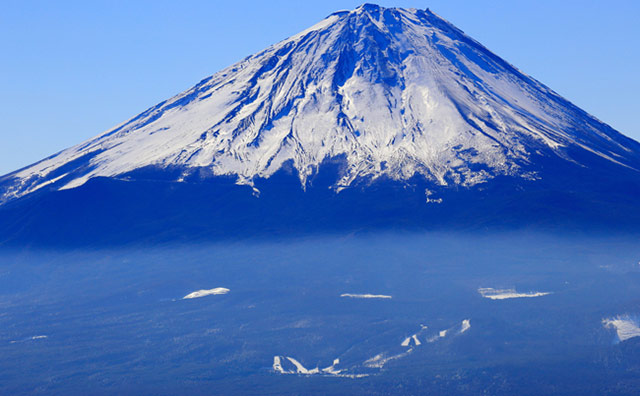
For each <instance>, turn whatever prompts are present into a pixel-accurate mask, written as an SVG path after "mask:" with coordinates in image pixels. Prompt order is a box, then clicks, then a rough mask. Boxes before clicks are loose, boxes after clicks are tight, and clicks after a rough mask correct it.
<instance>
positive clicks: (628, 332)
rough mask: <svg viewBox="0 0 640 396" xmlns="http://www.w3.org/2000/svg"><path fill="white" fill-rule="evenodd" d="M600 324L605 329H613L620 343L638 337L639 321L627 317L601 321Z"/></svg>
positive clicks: (639, 334)
mask: <svg viewBox="0 0 640 396" xmlns="http://www.w3.org/2000/svg"><path fill="white" fill-rule="evenodd" d="M602 324H604V326H605V327H607V328H612V329H615V330H616V334H617V336H618V340H619V341H620V342H623V341H626V340H628V339H630V338H634V337H640V321H638V319H637V318H634V317H631V316H629V315H621V316H616V317H614V318H609V319H603V320H602Z"/></svg>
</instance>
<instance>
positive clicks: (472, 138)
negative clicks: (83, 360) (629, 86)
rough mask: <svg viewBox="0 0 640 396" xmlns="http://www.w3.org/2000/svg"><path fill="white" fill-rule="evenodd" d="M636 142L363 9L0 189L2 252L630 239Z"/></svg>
mask: <svg viewBox="0 0 640 396" xmlns="http://www.w3.org/2000/svg"><path fill="white" fill-rule="evenodd" d="M639 192H640V144H639V143H638V142H636V141H634V140H632V139H630V138H628V137H625V136H624V135H622V134H620V133H619V132H617V131H615V130H614V129H612V128H611V127H610V126H608V125H606V124H604V123H603V122H601V121H599V120H597V119H596V118H594V117H592V116H590V115H589V114H587V113H586V112H584V111H582V110H581V109H579V108H578V107H576V106H574V105H573V104H571V103H570V102H568V101H567V100H565V99H563V98H562V97H560V96H559V95H558V94H556V93H555V92H553V91H552V90H551V89H549V88H547V87H546V86H544V85H543V84H541V83H540V82H538V81H536V80H535V79H533V78H532V77H529V76H527V75H526V74H524V73H522V72H521V71H519V70H518V69H516V68H515V67H514V66H512V65H510V64H509V63H507V62H506V61H504V60H502V59H501V58H499V57H498V56H496V55H495V54H493V53H492V52H490V51H489V50H488V49H486V48H485V47H483V46H482V45H481V44H479V43H478V42H476V41H474V40H473V39H471V38H470V37H468V36H467V35H465V34H464V33H463V32H462V31H461V30H459V29H458V28H456V27H455V26H453V25H451V24H450V23H448V22H447V21H445V20H444V19H442V18H440V17H439V16H437V15H436V14H435V13H433V12H431V11H430V10H416V9H400V8H382V7H379V6H376V5H371V4H365V5H363V6H361V7H359V8H357V9H356V10H354V11H340V12H336V13H334V14H332V15H330V16H328V17H327V18H326V19H324V20H323V21H321V22H320V23H318V24H316V25H314V26H313V27H311V28H309V29H307V30H305V31H303V32H301V33H299V34H297V35H295V36H293V37H290V38H288V39H286V40H284V41H282V42H280V43H278V44H275V45H273V46H271V47H269V48H267V49H265V50H264V51H262V52H260V53H257V54H255V55H252V56H249V57H247V58H246V59H244V60H242V61H241V62H239V63H237V64H235V65H232V66H230V67H228V68H226V69H224V70H222V71H220V72H218V73H216V74H214V75H213V76H211V77H208V78H206V79H204V80H202V81H201V82H199V83H198V84H197V85H196V86H194V87H193V88H191V89H189V90H187V91H185V92H183V93H181V94H179V95H177V96H175V97H173V98H171V99H169V100H166V101H164V102H162V103H160V104H158V105H156V106H154V107H152V108H150V109H148V110H146V111H145V112H143V113H141V114H139V115H137V116H136V117H134V118H132V119H130V120H128V121H126V122H124V123H122V124H120V125H118V126H116V127H115V128H113V129H111V130H109V131H106V132H104V133H103V134H101V135H99V136H97V137H95V138H93V139H90V140H88V141H86V142H83V143H81V144H79V145H77V146H74V147H71V148H69V149H67V150H64V151H62V152H60V153H57V154H55V155H53V156H51V157H48V158H46V159H44V160H42V161H40V162H38V163H35V164H33V165H31V166H28V167H26V168H24V169H21V170H18V171H16V172H13V173H10V174H8V175H6V176H3V177H2V178H0V202H2V204H0V219H1V220H2V224H3V225H1V226H0V240H4V241H5V243H11V241H13V242H17V243H24V242H25V241H31V242H34V243H35V242H38V243H43V242H52V243H62V242H69V243H72V242H73V241H83V242H97V241H106V242H107V241H108V242H114V241H120V242H123V241H131V240H144V239H152V240H156V239H157V240H163V239H166V240H174V239H175V238H186V239H190V238H192V237H214V238H217V237H229V236H233V235H245V236H246V235H253V234H264V235H273V234H277V235H279V234H288V233H299V232H316V231H330V230H346V229H365V230H366V229H372V228H402V229H408V228H411V229H413V228H418V229H424V228H432V227H444V228H457V229H460V228H462V229H468V228H477V227H488V226H498V227H529V226H543V227H564V226H571V227H583V226H585V225H588V226H594V227H605V228H606V227H608V228H620V227H627V228H629V227H631V228H633V227H635V226H637V225H638V224H640V210H639V209H640V208H639V207H638V205H637V204H636V202H635V197H636V196H637V194H638V193H639Z"/></svg>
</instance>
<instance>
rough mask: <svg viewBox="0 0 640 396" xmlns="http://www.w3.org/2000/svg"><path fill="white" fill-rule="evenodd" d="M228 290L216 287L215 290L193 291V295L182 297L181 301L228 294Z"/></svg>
mask: <svg viewBox="0 0 640 396" xmlns="http://www.w3.org/2000/svg"><path fill="white" fill-rule="evenodd" d="M229 291H230V290H229V289H227V288H224V287H216V288H215V289H210V290H204V289H203V290H198V291H194V292H193V293H189V294H187V295H186V296H184V297H182V299H183V300H188V299H191V298H200V297H206V296H212V295H216V294H227V293H229Z"/></svg>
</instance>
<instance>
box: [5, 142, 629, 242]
mask: <svg viewBox="0 0 640 396" xmlns="http://www.w3.org/2000/svg"><path fill="white" fill-rule="evenodd" d="M571 155H573V156H576V155H582V156H583V157H582V158H579V160H580V162H581V163H593V164H594V166H593V167H590V168H584V167H579V166H567V165H566V162H564V161H563V160H562V159H559V158H558V159H552V158H551V157H540V158H537V159H535V163H536V164H542V169H543V170H544V169H549V170H550V171H549V172H548V174H545V175H544V178H543V179H542V180H537V181H528V180H523V179H520V178H512V177H506V176H502V177H498V178H495V179H493V180H492V181H491V182H489V183H484V184H479V185H477V186H475V187H473V188H461V187H442V186H437V185H435V184H434V183H432V182H430V181H427V180H425V179H423V178H422V177H414V178H412V179H410V180H409V181H408V182H398V181H394V180H389V179H383V178H380V179H377V180H374V181H371V180H369V181H367V180H364V181H362V182H360V183H357V184H356V185H354V186H351V187H349V188H346V189H344V190H343V191H340V192H339V193H336V192H335V189H333V188H331V186H332V185H333V184H334V183H335V182H336V180H337V179H338V177H339V175H340V174H342V169H343V166H344V163H343V159H341V158H336V159H333V160H327V161H325V163H324V164H323V165H322V166H321V167H320V168H319V171H318V172H317V173H316V174H315V175H314V176H313V177H311V178H310V180H309V183H308V186H307V188H306V191H305V190H303V189H302V188H301V185H300V181H299V177H298V174H297V173H296V172H295V170H294V168H293V167H292V166H291V165H290V164H286V165H285V166H284V167H283V168H282V169H281V170H280V171H278V172H277V173H276V174H275V175H273V176H272V177H270V178H269V179H257V180H255V181H254V183H255V187H256V188H257V189H259V191H260V193H259V195H256V194H254V193H253V191H252V188H251V187H250V186H246V185H237V184H236V183H235V178H233V177H224V176H217V177H211V176H208V175H207V173H206V171H205V170H200V171H194V172H192V173H191V175H190V176H188V177H187V178H186V179H185V182H175V180H176V179H178V177H179V176H180V175H181V172H183V170H182V169H174V170H173V171H171V170H167V169H162V170H159V169H154V168H145V169H142V170H138V171H136V172H133V173H130V174H127V175H124V176H123V178H121V179H109V178H95V179H92V180H90V181H89V182H87V183H86V184H85V185H83V186H81V187H79V188H75V189H71V190H63V191H54V190H47V189H46V188H43V189H42V191H40V192H37V193H34V194H32V195H30V196H27V197H25V198H22V199H19V200H16V201H13V202H9V203H8V204H5V205H4V206H3V207H2V208H0V240H1V241H2V243H3V244H4V245H14V246H15V245H17V246H28V245H35V246H47V245H51V246H90V245H95V246H110V245H122V244H130V243H165V242H181V241H185V242H186V241H205V240H226V239H249V238H280V237H290V236H300V235H314V234H327V233H336V232H340V233H344V232H361V233H367V232H373V231H381V230H384V231H403V230H404V231H420V230H451V231H482V230H509V229H539V230H556V231H557V230H560V231H562V230H566V231H571V232H574V231H578V232H580V231H585V232H612V231H625V232H629V231H632V232H634V231H637V230H639V229H640V228H639V226H640V205H638V204H637V201H636V199H637V197H638V196H640V177H639V176H638V173H637V172H636V171H633V170H625V169H624V168H621V167H619V166H616V165H614V164H612V165H609V164H610V163H609V162H608V161H604V160H601V159H599V158H598V157H596V156H594V155H592V154H589V153H586V152H582V153H571ZM427 189H428V190H429V191H431V195H430V196H429V199H430V200H432V202H431V203H427V195H426V193H425V190H427ZM440 199H442V202H441V203H435V202H433V201H437V200H440Z"/></svg>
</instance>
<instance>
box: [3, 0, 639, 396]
mask: <svg viewBox="0 0 640 396" xmlns="http://www.w3.org/2000/svg"><path fill="white" fill-rule="evenodd" d="M638 194H640V144H639V143H638V142H636V141H634V140H633V139H631V138H628V137H626V136H624V135H623V134H621V133H619V132H618V131H616V130H614V129H613V128H611V127H610V126H609V125H607V124H605V123H604V122H602V121H600V120H598V119H596V118H594V117H593V116H591V115H589V114H588V113H586V112H585V111H583V110H581V109H580V108H578V107H576V106H575V105H573V104H572V103H570V102H569V101H567V100H566V99H564V98H563V97H561V96H560V95H558V94H557V93H555V92H554V91H553V90H552V89H551V88H549V87H547V86H545V85H544V84H543V83H541V82H539V81H537V80H535V79H534V78H532V77H530V76H528V75H526V74H524V73H523V72H521V71H520V70H518V69H517V68H516V67H515V66H513V65H511V64H510V63H508V62H507V61H505V60H503V59H502V58H500V57H499V56H498V55H496V54H494V53H493V52H491V51H490V50H489V49H487V48H486V47H484V46H483V45H482V44H480V43H479V42H477V41H475V40H474V39H472V38H471V37H469V36H467V35H466V34H464V33H463V32H462V31H460V30H459V29H457V28H456V27H455V26H453V25H452V24H450V23H449V22H447V21H446V20H444V19H443V18H441V17H440V16H438V15H437V14H435V13H434V12H432V11H431V10H418V9H402V8H383V7H379V6H376V5H371V4H365V5H363V6H361V7H358V8H357V9H355V10H353V11H339V12H336V13H333V14H331V15H329V16H328V17H327V18H325V19H323V20H322V21H320V22H319V23H317V24H316V25H314V26H312V27H310V28H308V29H306V30H304V31H302V32H300V33H299V34H296V35H294V36H292V37H290V38H288V39H286V40H284V41H282V42H279V43H277V44H274V45H272V46H270V47H268V48H266V49H265V50H263V51H260V52H258V53H256V54H254V55H251V56H249V57H247V58H245V59H243V60H241V61H239V62H238V63H236V64H234V65H232V66H229V67H228V68H226V69H223V70H221V71H220V72H218V73H216V74H214V75H212V76H209V77H206V78H204V79H203V80H202V81H201V82H199V83H198V84H196V85H195V86H194V87H193V88H191V89H189V90H187V91H185V92H182V93H180V94H178V95H176V96H174V97H171V98H169V99H167V100H165V101H162V102H160V103H158V104H157V105H155V106H153V107H151V108H149V109H148V110H146V111H144V112H142V113H141V114H139V115H137V116H135V117H133V118H131V119H129V120H126V121H124V122H122V123H121V124H119V125H118V126H116V127H114V128H112V129H110V130H108V131H105V132H103V133H102V134H100V135H98V136H96V137H95V138H92V139H89V140H87V141H85V142H81V143H79V144H77V145H75V146H72V147H70V148H68V149H66V150H63V151H61V152H59V153H56V154H53V155H51V156H49V157H47V158H45V159H43V160H41V161H39V162H37V163H35V164H32V165H30V166H27V167H25V168H23V169H19V170H17V171H15V172H12V173H10V174H8V175H5V176H3V177H1V178H0V246H2V252H1V255H0V286H1V287H0V306H1V307H2V310H0V323H1V324H2V326H1V327H0V328H2V329H4V330H2V332H0V352H1V353H0V356H1V357H0V368H1V369H0V391H2V393H8V394H21V393H22V394H39V393H41V394H64V395H68V394H86V393H88V392H89V393H92V394H100V393H104V394H114V393H115V394H154V395H155V394H183V393H186V392H188V393H190V394H211V393H217V394H256V395H263V394H279V395H280V394H292V395H294V394H326V393H331V394H345V395H348V394H354V395H360V394H362V395H365V394H366V395H372V394H374V395H375V394H381V395H382V394H424V393H426V394H443V395H445V394H469V395H474V394H478V393H481V392H488V393H491V394H496V395H511V394H521V395H526V394H531V395H538V394H558V395H568V394H576V395H578V394H579V395H584V394H594V395H595V394H598V395H601V394H616V395H620V394H629V395H630V394H634V392H636V389H638V385H639V383H638V379H637V376H636V375H635V373H636V372H637V370H638V369H639V368H640V360H639V359H638V356H640V355H639V350H638V347H639V344H638V342H640V338H638V337H639V336H640V321H639V315H640V312H639V311H638V305H637V302H638V301H637V298H636V297H634V296H636V295H637V292H638V282H637V280H638V270H639V268H638V253H639V252H638V244H637V240H638V226H639V225H640V206H639V205H638V203H637V197H638Z"/></svg>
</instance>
